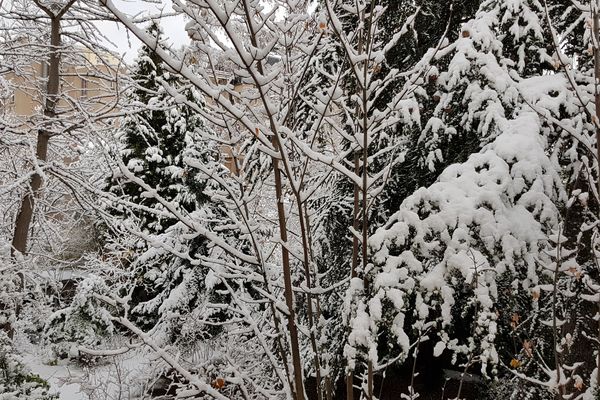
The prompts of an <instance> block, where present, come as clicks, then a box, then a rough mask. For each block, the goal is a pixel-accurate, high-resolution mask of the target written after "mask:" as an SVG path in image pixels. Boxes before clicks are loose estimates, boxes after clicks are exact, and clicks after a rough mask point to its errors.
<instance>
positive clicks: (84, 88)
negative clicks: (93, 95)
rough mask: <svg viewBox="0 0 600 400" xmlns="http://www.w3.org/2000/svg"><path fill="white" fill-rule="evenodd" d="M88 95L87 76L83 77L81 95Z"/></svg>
mask: <svg viewBox="0 0 600 400" xmlns="http://www.w3.org/2000/svg"><path fill="white" fill-rule="evenodd" d="M87 95H88V81H87V79H85V78H81V97H87Z"/></svg>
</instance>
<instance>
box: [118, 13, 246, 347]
mask: <svg viewBox="0 0 600 400" xmlns="http://www.w3.org/2000/svg"><path fill="white" fill-rule="evenodd" d="M148 32H149V33H150V34H152V35H153V36H155V37H157V38H158V37H160V30H159V28H158V26H157V25H156V24H154V23H153V24H152V25H151V26H150V27H149V29H148ZM133 70H134V73H133V78H134V81H135V83H136V87H135V88H134V90H132V92H131V93H130V95H129V96H130V103H131V104H132V105H135V106H139V107H142V110H141V111H140V112H137V113H134V114H131V115H129V116H127V117H126V118H125V119H124V121H123V123H122V125H121V127H120V129H119V138H118V139H119V142H120V146H121V148H120V157H121V159H122V163H123V164H124V165H125V166H126V168H127V170H128V171H129V173H131V174H133V175H134V176H135V178H138V179H141V180H142V181H143V182H144V184H145V185H147V186H149V187H150V189H151V190H150V191H152V193H149V191H148V190H147V189H144V188H142V187H141V186H140V184H139V183H138V182H136V181H135V180H134V179H130V178H128V174H122V173H121V172H120V171H117V172H116V173H115V174H114V176H113V179H112V181H111V184H110V188H109V190H110V191H111V192H112V193H115V194H116V195H118V196H119V197H120V199H122V200H125V201H128V202H130V203H133V204H136V205H139V206H141V207H143V208H136V207H123V206H121V205H119V204H116V205H115V207H114V208H113V210H114V211H113V212H114V213H115V216H116V217H117V221H118V222H117V225H118V226H119V227H120V228H121V229H122V230H123V231H125V232H132V233H133V235H130V236H129V242H125V243H122V242H121V243H118V244H113V245H114V246H115V247H116V246H122V247H123V246H124V247H133V254H129V256H128V259H129V260H130V263H129V265H128V268H129V270H130V273H131V275H132V282H130V283H129V284H128V285H126V287H125V288H124V290H126V291H127V292H129V293H130V296H131V297H130V298H131V304H130V307H131V318H132V319H133V320H134V322H136V323H137V324H138V325H139V326H140V327H141V328H143V329H146V330H147V329H153V330H154V332H155V333H157V334H160V335H161V336H162V338H163V339H164V340H166V341H172V340H175V338H177V339H178V340H188V339H189V340H195V336H194V335H207V334H211V333H214V329H213V328H207V326H208V325H207V324H204V323H203V320H204V319H206V320H214V318H223V312H222V311H215V312H213V309H212V308H210V306H209V304H212V303H214V302H217V303H220V302H223V301H225V300H224V299H225V297H223V296H224V294H223V293H222V289H223V286H222V283H220V281H219V280H218V279H217V278H214V275H212V273H211V269H210V266H209V265H208V263H207V262H202V261H200V259H201V258H203V257H209V256H210V254H211V251H212V250H211V248H209V246H208V243H209V240H208V239H206V238H205V237H203V236H202V235H199V234H198V233H197V232H195V231H194V229H192V228H190V226H189V225H188V224H186V223H185V222H186V221H182V220H180V219H177V218H175V217H174V216H171V215H170V214H169V212H168V210H167V209H166V208H165V206H164V205H163V204H162V202H161V201H159V199H161V200H162V201H166V202H168V203H170V204H171V205H173V206H174V207H175V208H176V210H177V211H178V212H179V213H180V214H181V215H183V216H184V218H185V219H186V220H187V221H193V223H194V224H198V225H200V226H202V227H203V228H205V229H208V230H212V229H218V230H220V233H221V235H222V236H224V237H226V238H227V237H229V240H231V241H232V242H234V241H235V238H234V237H233V236H234V235H233V234H232V233H228V232H230V231H231V226H228V224H230V223H231V219H230V218H229V216H228V211H227V209H226V207H224V206H223V205H222V204H219V203H216V202H214V201H213V200H211V198H210V194H209V193H210V192H211V188H210V187H209V186H210V185H209V184H208V182H209V179H208V178H207V177H206V176H205V175H204V174H203V173H201V172H200V171H199V170H198V169H196V168H193V167H190V165H189V164H188V162H189V161H190V160H192V161H193V162H194V163H200V164H201V165H204V166H205V167H206V168H207V169H211V170H213V171H214V173H215V174H217V175H223V174H226V173H227V171H226V169H225V167H224V166H222V165H221V164H220V155H219V149H218V148H217V146H215V145H212V144H211V143H210V142H209V141H208V140H207V138H206V136H207V133H209V132H208V131H207V128H206V127H205V125H204V122H203V118H202V117H201V116H200V113H199V112H198V109H199V108H201V107H202V98H201V96H200V95H199V93H198V92H197V91H196V90H195V89H194V88H193V87H192V86H191V85H189V83H187V82H185V81H184V80H182V79H181V78H180V77H178V76H176V75H175V74H172V73H170V72H169V71H168V70H167V69H166V66H165V65H164V64H163V63H162V61H161V60H160V58H159V57H158V55H157V54H156V53H155V52H153V50H152V49H150V48H148V47H143V48H142V49H141V50H140V54H139V56H138V58H137V60H136V63H135V66H134V69H133ZM165 86H170V87H171V88H173V89H174V90H176V91H177V93H178V95H177V96H172V95H171V94H170V93H169V91H168V90H167V89H166V88H165ZM212 185H213V186H214V185H215V184H214V183H212ZM154 191H155V192H154ZM132 210H133V211H132ZM224 227H225V228H224ZM211 276H212V278H211ZM217 314H218V315H219V316H215V315H217ZM192 316H193V317H192ZM213 322H214V321H213ZM191 325H193V326H191ZM175 333H178V334H177V335H175Z"/></svg>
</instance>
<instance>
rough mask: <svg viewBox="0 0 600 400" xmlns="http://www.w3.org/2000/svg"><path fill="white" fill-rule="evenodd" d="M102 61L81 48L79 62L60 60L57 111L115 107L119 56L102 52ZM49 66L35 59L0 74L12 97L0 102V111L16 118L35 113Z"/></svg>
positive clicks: (94, 109)
mask: <svg viewBox="0 0 600 400" xmlns="http://www.w3.org/2000/svg"><path fill="white" fill-rule="evenodd" d="M103 58H104V60H100V59H99V57H98V56H97V55H96V54H94V53H92V52H91V51H89V50H86V49H82V53H81V54H80V57H77V59H78V61H80V64H82V65H73V64H72V62H71V63H69V62H68V61H62V63H61V88H60V93H61V95H60V96H61V98H60V101H59V103H58V110H59V111H63V112H64V111H69V110H74V109H77V107H82V108H83V109H84V110H85V111H86V112H101V111H103V110H107V111H108V109H110V108H111V107H112V106H114V104H115V101H116V96H117V83H116V82H117V77H118V74H119V73H122V72H123V71H122V68H121V71H119V68H118V59H117V58H116V57H114V56H112V55H111V54H107V55H103ZM47 71H48V67H47V64H46V63H45V62H34V63H32V64H31V65H30V66H28V67H26V68H24V69H22V70H20V71H19V74H18V75H17V74H15V73H14V72H9V73H7V74H5V75H3V76H2V77H3V78H4V79H5V80H6V81H7V82H8V83H9V85H10V87H11V90H12V96H10V97H9V98H8V99H6V100H5V101H4V104H3V103H1V102H0V112H4V113H10V114H13V115H15V116H17V117H30V116H33V115H35V114H38V113H39V112H40V110H41V109H42V105H43V101H44V98H45V96H44V93H45V92H46V88H45V81H46V79H45V77H46V76H47Z"/></svg>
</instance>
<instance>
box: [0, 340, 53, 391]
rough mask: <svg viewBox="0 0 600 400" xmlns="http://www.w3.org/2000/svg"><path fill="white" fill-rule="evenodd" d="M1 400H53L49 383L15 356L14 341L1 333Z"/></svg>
mask: <svg viewBox="0 0 600 400" xmlns="http://www.w3.org/2000/svg"><path fill="white" fill-rule="evenodd" d="M0 398H2V399H6V400H13V399H15V400H16V399H19V400H51V399H57V398H58V396H57V395H55V394H52V393H50V386H49V385H48V382H46V381H45V380H44V379H42V378H40V377H39V376H38V375H36V374H33V373H31V371H30V370H29V368H28V367H27V366H26V365H25V364H24V363H23V360H22V359H21V357H19V356H18V355H16V354H15V351H14V348H13V346H12V341H11V340H10V338H9V337H8V336H7V335H6V333H5V332H4V331H0Z"/></svg>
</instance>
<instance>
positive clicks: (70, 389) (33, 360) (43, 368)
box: [23, 348, 88, 400]
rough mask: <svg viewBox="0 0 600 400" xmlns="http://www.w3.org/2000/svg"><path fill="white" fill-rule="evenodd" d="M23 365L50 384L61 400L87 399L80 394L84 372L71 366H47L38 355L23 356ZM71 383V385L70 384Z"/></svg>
mask: <svg viewBox="0 0 600 400" xmlns="http://www.w3.org/2000/svg"><path fill="white" fill-rule="evenodd" d="M31 350H37V349H35V348H34V349H31ZM23 359H24V360H25V363H26V364H27V365H28V366H29V367H30V368H31V371H32V372H33V373H34V374H37V375H39V376H40V377H42V378H43V379H45V380H46V381H48V383H49V384H50V387H51V391H52V392H58V393H59V394H60V397H59V398H60V399H61V400H79V399H82V400H83V399H88V397H87V396H86V395H85V394H84V393H82V392H81V385H80V383H79V381H80V379H81V378H82V377H83V376H84V371H83V370H82V369H81V368H78V367H77V366H75V365H72V364H65V363H63V364H58V365H47V364H46V363H45V361H47V360H44V358H43V356H42V355H41V354H40V353H39V352H38V354H31V353H25V354H23ZM70 382H73V383H70Z"/></svg>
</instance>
